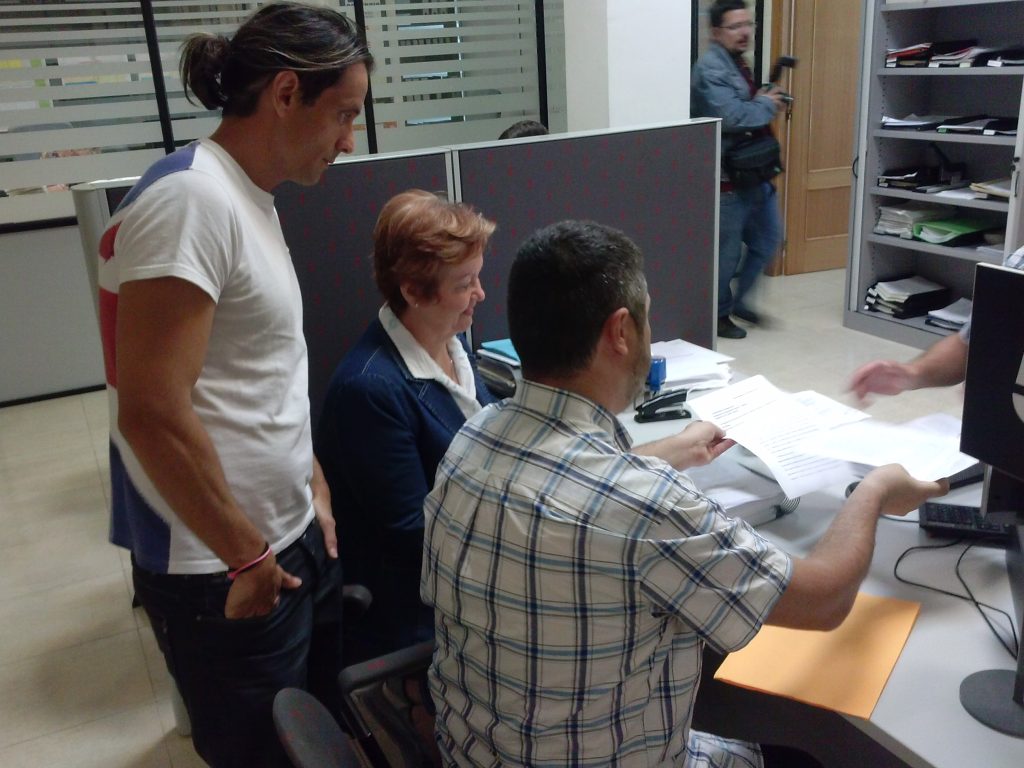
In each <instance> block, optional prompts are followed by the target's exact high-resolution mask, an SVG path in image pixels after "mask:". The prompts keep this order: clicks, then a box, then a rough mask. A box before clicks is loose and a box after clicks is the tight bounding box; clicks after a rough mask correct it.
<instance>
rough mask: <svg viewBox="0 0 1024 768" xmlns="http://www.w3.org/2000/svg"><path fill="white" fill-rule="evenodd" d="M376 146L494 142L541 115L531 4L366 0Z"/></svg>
mask: <svg viewBox="0 0 1024 768" xmlns="http://www.w3.org/2000/svg"><path fill="white" fill-rule="evenodd" d="M363 7H364V12H365V17H366V34H367V39H368V42H369V44H370V50H371V51H373V54H374V57H375V59H376V71H375V72H374V73H373V80H372V86H373V109H374V120H375V124H376V125H375V127H376V135H377V146H378V149H379V150H380V151H382V152H385V151H391V150H400V149H414V148H421V147H430V146H438V145H443V144H458V143H464V142H471V141H485V140H494V139H496V138H498V134H500V133H501V132H502V131H503V130H505V128H507V127H508V126H510V125H511V124H512V123H515V122H517V121H519V120H522V119H525V118H532V119H535V120H536V119H539V114H538V104H539V93H540V90H539V89H540V85H539V79H538V72H537V20H536V16H535V10H534V3H533V2H500V1H498V0H405V1H404V2H401V1H398V2H365V3H364V6H363Z"/></svg>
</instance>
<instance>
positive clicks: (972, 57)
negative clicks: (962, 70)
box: [928, 45, 996, 67]
mask: <svg viewBox="0 0 1024 768" xmlns="http://www.w3.org/2000/svg"><path fill="white" fill-rule="evenodd" d="M995 50H996V49H995V48H983V47H981V46H978V45H972V46H968V47H967V48H961V49H960V50H959V51H953V52H952V53H939V54H934V55H933V56H932V57H931V59H930V60H929V62H928V66H929V67H971V66H974V62H975V61H976V60H977V58H978V57H979V56H982V55H984V54H987V53H991V52H993V51H995Z"/></svg>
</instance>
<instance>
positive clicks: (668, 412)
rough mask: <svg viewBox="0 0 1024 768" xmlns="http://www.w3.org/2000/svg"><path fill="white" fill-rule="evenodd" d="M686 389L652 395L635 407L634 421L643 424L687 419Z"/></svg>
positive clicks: (688, 416) (688, 413) (688, 414)
mask: <svg viewBox="0 0 1024 768" xmlns="http://www.w3.org/2000/svg"><path fill="white" fill-rule="evenodd" d="M685 402H686V390H685V389H676V390H672V391H670V392H665V393H664V394H661V395H658V396H657V397H652V398H651V399H650V400H648V401H646V402H644V403H641V404H640V405H638V406H637V408H636V415H635V416H634V417H633V419H634V421H636V422H637V423H639V424H643V423H644V422H647V421H666V420H668V419H688V418H690V412H689V411H688V410H687V409H686V407H685V405H684V403H685Z"/></svg>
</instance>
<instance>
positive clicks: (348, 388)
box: [316, 320, 495, 664]
mask: <svg viewBox="0 0 1024 768" xmlns="http://www.w3.org/2000/svg"><path fill="white" fill-rule="evenodd" d="M463 345H465V341H463ZM471 359H472V358H471ZM473 370H474V376H475V377H476V392H477V400H478V401H479V402H480V404H481V405H487V404H488V403H492V402H495V398H494V397H493V396H492V395H491V393H490V392H489V391H488V390H487V387H486V385H485V384H484V383H483V381H482V379H481V378H480V375H479V373H478V372H477V371H476V367H475V366H474V368H473ZM465 420H466V419H465V417H464V416H463V415H462V411H460V410H459V407H458V405H456V403H455V400H454V399H453V398H452V396H451V394H449V392H448V391H447V390H446V389H445V388H444V387H443V386H442V385H441V384H440V383H438V382H436V381H432V380H429V379H417V378H414V377H413V376H412V374H411V373H410V372H409V369H408V368H407V367H406V365H405V363H404V362H403V361H402V357H401V355H399V353H398V349H397V348H396V347H395V345H394V343H393V342H392V341H391V338H390V337H389V336H388V335H387V332H386V331H385V330H384V327H383V325H381V322H380V320H374V321H373V322H372V323H370V326H369V328H367V329H366V332H365V333H364V334H363V336H362V338H361V339H360V340H359V341H358V342H357V343H356V345H355V346H354V347H353V348H352V350H351V351H350V352H349V353H348V354H347V355H345V357H344V359H343V360H342V361H341V363H340V364H339V365H338V368H337V369H336V370H335V372H334V375H333V376H332V377H331V381H330V383H329V384H328V387H327V396H326V400H325V403H324V408H323V412H322V413H321V416H320V421H319V425H318V427H317V438H316V455H317V458H318V460H319V461H320V464H321V466H322V467H323V470H324V474H325V475H326V477H327V483H328V485H329V486H330V489H331V505H332V507H333V509H334V517H335V520H336V521H337V524H338V544H339V552H340V557H341V566H342V572H343V574H344V580H345V583H346V584H352V583H359V584H363V585H365V586H366V587H368V588H369V589H370V591H371V592H372V593H373V605H372V606H371V608H370V611H369V612H368V613H367V614H366V615H365V616H364V617H362V618H361V619H360V620H358V621H357V622H354V623H353V626H351V627H349V628H348V629H349V630H350V631H346V632H345V645H344V658H345V663H346V664H350V663H354V662H355V661H360V660H362V659H366V658H371V657H373V656H379V655H380V654H383V653H387V652H389V651H393V650H397V649H398V648H402V647H405V646H408V645H412V644H413V643H416V642H419V641H421V640H428V639H430V638H432V637H433V631H434V617H433V611H432V610H431V609H430V608H428V607H427V606H425V605H423V603H422V602H421V601H420V596H419V591H420V563H421V562H422V557H423V499H424V498H425V497H426V495H427V493H429V491H430V489H431V488H432V487H433V485H434V475H435V474H436V472H437V465H438V464H440V462H441V458H442V457H443V456H444V454H445V451H447V450H448V445H449V444H450V443H451V441H452V438H453V437H454V436H455V433H456V432H458V430H459V428H460V427H461V426H462V425H463V423H464V422H465Z"/></svg>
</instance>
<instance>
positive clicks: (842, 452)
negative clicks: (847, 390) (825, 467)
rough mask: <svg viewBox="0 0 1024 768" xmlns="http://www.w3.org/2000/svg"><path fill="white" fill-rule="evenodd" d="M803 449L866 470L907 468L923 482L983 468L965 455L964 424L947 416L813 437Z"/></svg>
mask: <svg viewBox="0 0 1024 768" xmlns="http://www.w3.org/2000/svg"><path fill="white" fill-rule="evenodd" d="M800 449H801V450H804V451H810V452H812V453H815V454H821V455H823V456H830V457H832V458H834V459H841V460H844V461H849V462H852V463H854V464H861V465H863V466H865V467H880V466H882V465H883V464H902V465H903V467H904V468H905V469H906V470H907V472H909V473H910V475H911V476H913V477H916V478H917V479H918V480H939V479H941V478H943V477H949V476H950V475H954V474H956V473H957V472H960V471H962V470H965V469H967V468H968V467H971V466H973V465H974V464H976V463H977V460H976V459H973V458H971V457H970V456H967V455H966V454H963V453H960V422H959V421H958V420H957V419H955V418H953V417H952V416H946V415H945V414H942V415H935V416H931V417H928V416H926V417H924V418H922V419H916V420H915V421H912V422H908V423H907V424H889V423H886V422H884V421H877V420H875V419H870V420H868V421H862V422H858V423H856V424H847V425H845V426H842V427H839V428H837V429H834V430H831V431H829V432H822V433H819V434H817V435H813V436H810V437H808V439H807V440H805V441H804V442H803V443H801V444H800Z"/></svg>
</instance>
